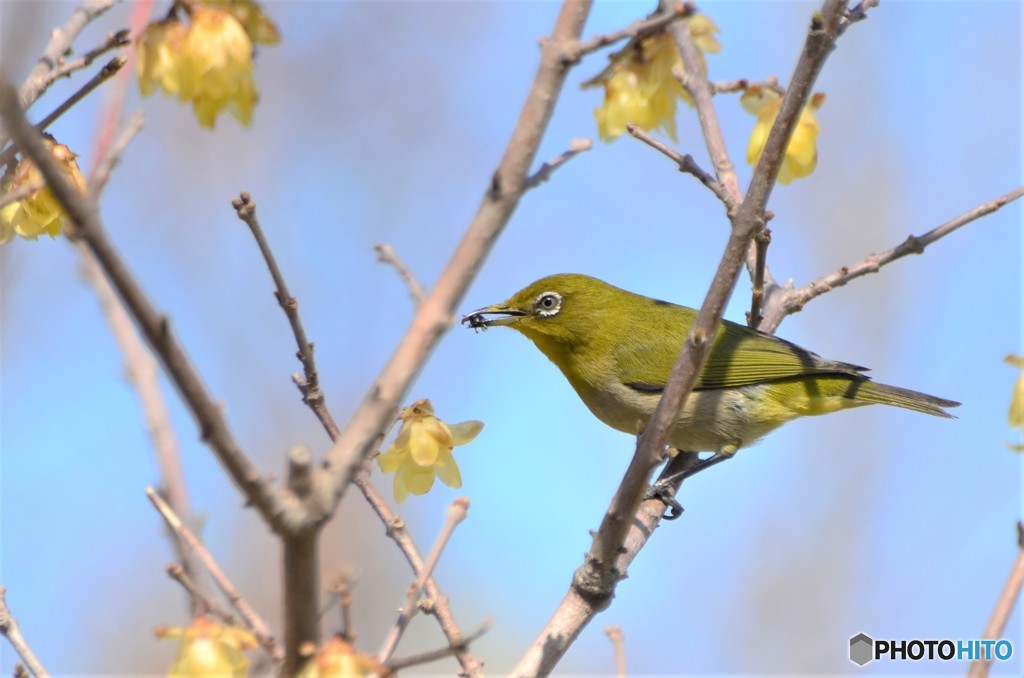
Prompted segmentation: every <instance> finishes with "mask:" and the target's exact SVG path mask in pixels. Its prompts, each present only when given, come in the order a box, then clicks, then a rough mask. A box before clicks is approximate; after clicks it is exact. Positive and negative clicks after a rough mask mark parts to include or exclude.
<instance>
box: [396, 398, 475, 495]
mask: <svg viewBox="0 0 1024 678" xmlns="http://www.w3.org/2000/svg"><path fill="white" fill-rule="evenodd" d="M399 417H400V418H401V420H402V428H401V429H399V431H398V437H397V438H395V442H394V443H393V444H392V445H391V447H390V448H388V450H387V451H386V452H384V453H383V454H381V455H380V456H379V457H377V463H378V464H379V465H380V468H381V470H382V471H384V472H385V473H394V474H395V480H394V489H395V500H396V501H398V502H399V503H401V502H403V501H405V498H406V497H407V496H408V495H409V493H410V492H411V493H412V494H426V493H427V492H428V491H429V490H430V488H431V487H433V486H434V478H440V479H441V482H443V483H444V484H445V485H447V486H449V487H461V486H462V475H461V474H460V473H459V467H458V466H457V465H456V463H455V458H454V457H453V456H452V449H453V448H454V447H455V446H457V445H465V444H466V443H468V442H470V441H471V440H473V438H475V437H476V436H477V434H478V433H480V430H481V429H482V428H483V427H484V425H483V422H479V421H464V422H461V423H459V424H451V425H449V424H446V423H444V422H443V421H441V420H440V419H438V418H437V417H436V416H435V415H434V407H433V405H431V404H430V401H429V400H427V399H425V398H424V399H422V400H417V401H416V402H415V403H413V404H412V405H411V406H409V407H407V408H405V409H404V410H402V412H401V413H400V414H399Z"/></svg>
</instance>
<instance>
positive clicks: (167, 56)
mask: <svg viewBox="0 0 1024 678" xmlns="http://www.w3.org/2000/svg"><path fill="white" fill-rule="evenodd" d="M187 34H188V30H187V29H186V28H185V25H184V24H182V23H181V22H180V21H178V20H177V19H175V18H170V19H166V20H164V21H157V22H155V23H151V24H150V25H148V26H146V29H145V30H144V31H142V34H141V35H140V36H139V37H138V39H137V40H136V48H137V50H138V55H137V61H136V62H135V73H136V75H137V76H138V78H139V90H141V92H142V96H144V97H148V96H149V95H151V94H152V93H153V92H155V91H156V90H157V88H158V87H159V88H160V89H163V91H164V93H166V94H173V95H178V96H179V97H181V96H182V92H181V79H182V68H183V64H184V61H185V59H184V57H183V54H184V52H183V50H184V43H185V37H186V35H187Z"/></svg>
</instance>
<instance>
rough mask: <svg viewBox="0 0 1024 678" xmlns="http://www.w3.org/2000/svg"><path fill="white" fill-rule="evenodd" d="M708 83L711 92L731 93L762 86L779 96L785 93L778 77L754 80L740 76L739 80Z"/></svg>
mask: <svg viewBox="0 0 1024 678" xmlns="http://www.w3.org/2000/svg"><path fill="white" fill-rule="evenodd" d="M710 84H711V93H712V94H733V93H735V92H742V91H744V90H746V89H747V88H748V87H763V88H764V89H770V90H772V91H773V92H775V93H776V94H778V95H779V96H782V95H783V94H785V93H786V90H785V89H783V88H782V87H781V86H780V85H779V79H778V78H775V77H769V78H765V79H764V80H755V81H751V80H747V79H745V78H741V79H739V80H726V81H717V82H712V83H710Z"/></svg>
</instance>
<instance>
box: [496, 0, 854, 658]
mask: <svg viewBox="0 0 1024 678" xmlns="http://www.w3.org/2000/svg"><path fill="white" fill-rule="evenodd" d="M844 9H845V6H844V4H843V2H842V0H826V1H825V4H824V6H823V7H822V9H821V11H820V13H818V14H815V16H814V19H813V20H812V22H811V28H810V31H809V32H808V36H807V40H806V43H805V46H804V49H803V51H802V53H801V56H800V59H799V61H798V63H797V66H796V69H795V72H794V74H793V78H792V83H793V84H792V86H791V88H790V91H789V94H788V95H787V96H786V98H785V100H784V103H783V105H782V108H781V110H780V112H779V116H778V118H777V119H776V122H775V125H774V126H773V128H772V131H771V133H770V134H769V138H768V143H767V144H766V149H765V152H764V154H763V155H762V157H761V160H760V162H759V163H758V166H757V168H756V169H755V170H754V178H753V181H752V182H751V185H750V188H749V189H748V191H747V194H746V196H745V197H744V199H743V201H742V203H740V204H739V205H738V207H737V209H736V210H735V212H733V213H731V214H730V221H731V222H732V229H731V232H730V234H729V240H728V243H727V244H726V247H725V252H724V253H723V255H722V259H721V261H720V262H719V265H718V269H717V270H716V272H715V276H714V279H713V280H712V282H711V286H710V288H709V290H708V293H707V296H706V297H705V299H704V303H703V305H702V306H701V309H700V311H699V313H698V314H697V318H696V320H695V321H694V324H693V327H692V328H691V330H690V332H689V334H688V335H687V338H686V342H685V344H684V346H683V349H682V352H681V353H680V356H679V358H678V360H677V361H676V363H675V366H674V367H673V368H672V374H671V376H670V377H669V380H668V383H667V384H666V385H665V390H664V392H663V394H662V397H661V400H660V401H659V403H658V406H657V408H656V409H655V411H654V414H653V415H652V416H651V419H650V420H649V421H648V422H647V425H646V427H645V428H644V431H643V433H642V434H641V435H640V438H639V441H638V442H637V446H636V453H635V454H634V456H633V460H632V461H631V462H630V465H629V467H628V468H627V470H626V474H625V476H624V477H623V480H622V484H621V485H620V486H619V489H618V491H617V492H616V493H615V496H614V498H613V499H612V502H611V505H610V506H609V508H608V510H607V512H606V513H605V516H604V519H603V520H602V521H601V526H600V528H599V529H598V531H597V533H596V534H595V535H594V541H593V544H592V546H591V549H590V551H589V552H588V553H587V555H586V556H585V558H584V563H583V565H581V566H580V568H579V569H578V570H577V571H576V574H575V576H574V577H573V582H572V585H571V587H570V590H569V592H568V594H567V595H566V597H565V598H564V599H563V601H562V603H561V604H560V605H559V607H558V608H557V609H556V610H555V613H554V615H553V616H552V618H551V619H550V620H549V621H548V623H547V625H546V626H545V628H544V629H543V630H542V631H541V633H540V635H539V636H538V637H537V639H535V640H534V642H533V644H532V645H531V647H530V648H529V649H528V650H527V652H526V654H524V655H523V657H522V658H521V659H520V661H519V663H518V664H517V666H516V668H515V669H514V673H515V674H516V675H537V674H546V673H549V672H550V671H551V670H552V668H553V667H554V666H555V664H557V662H558V661H559V660H560V659H561V657H562V655H563V654H564V652H565V649H566V648H568V646H569V644H571V642H572V641H573V640H574V639H575V638H576V636H577V635H578V634H579V632H580V631H581V630H582V629H583V627H584V626H585V625H586V624H587V623H588V622H589V621H590V619H592V618H593V617H594V615H596V614H597V613H598V612H600V611H601V610H603V609H604V608H605V607H607V606H608V605H609V604H610V602H611V598H612V595H613V593H614V590H615V587H616V585H617V583H618V582H619V581H620V580H621V579H622V578H623V577H624V576H625V569H624V567H625V564H628V562H629V561H631V559H632V557H634V556H635V551H634V552H631V551H630V546H628V545H627V539H628V537H629V535H630V533H631V531H632V530H633V529H634V525H635V520H634V517H635V516H636V514H637V511H638V510H640V508H641V500H642V497H643V493H644V491H645V490H646V488H647V483H648V480H649V478H650V476H651V473H652V471H653V470H654V468H655V467H656V466H657V464H658V463H659V462H660V460H661V459H662V458H663V451H662V450H663V446H664V443H665V440H666V439H667V437H668V434H669V432H670V431H671V429H672V427H673V425H674V422H675V420H676V417H677V413H678V412H679V411H680V410H681V409H682V407H683V405H685V402H686V397H687V396H688V395H689V393H690V391H691V390H692V389H693V386H694V384H695V383H696V380H697V377H698V375H699V374H700V372H701V369H702V368H703V365H704V360H705V359H706V356H707V352H708V349H709V346H710V340H711V338H712V337H714V336H715V332H716V331H717V329H718V326H719V324H720V323H721V319H722V313H723V312H724V310H725V305H726V303H727V302H728V300H729V297H730V296H731V294H732V290H733V288H734V287H735V285H736V281H737V279H738V277H739V273H740V270H741V269H742V267H743V261H744V258H745V256H746V253H747V252H748V251H749V249H750V246H751V239H752V238H753V237H754V235H755V234H756V233H757V232H758V231H760V230H761V229H762V228H763V227H764V220H763V215H764V213H765V205H766V203H767V201H768V197H769V195H770V194H771V186H772V184H773V182H774V179H775V176H776V175H777V173H778V169H779V166H780V165H781V162H782V157H783V152H784V150H785V146H786V142H787V141H788V139H789V135H790V134H791V132H792V130H793V128H794V127H795V125H796V121H797V116H798V115H799V113H800V111H801V110H802V108H803V105H804V102H805V101H806V100H807V98H808V97H809V96H810V92H811V86H812V85H813V83H814V80H815V78H816V76H817V74H818V73H819V72H820V70H821V67H822V65H823V64H824V61H825V59H826V58H827V56H828V54H829V53H830V52H831V49H832V47H833V45H834V42H835V39H836V34H837V33H836V31H837V25H838V22H839V17H840V16H842V13H843V11H844ZM669 30H670V31H671V32H672V34H673V37H674V38H675V40H676V43H677V46H678V47H679V51H680V53H681V55H682V58H683V62H684V64H685V65H686V67H687V68H686V70H687V71H688V72H690V73H699V72H700V71H699V70H698V69H697V51H696V46H695V45H694V44H693V39H692V36H691V35H690V33H689V30H688V29H687V27H686V26H685V25H684V24H680V23H675V24H672V26H671V27H670V28H669ZM687 80H688V82H689V83H690V84H689V86H688V89H690V92H691V95H692V96H693V98H694V101H695V102H697V107H698V115H701V109H702V107H703V108H706V109H707V110H708V111H711V116H710V117H709V116H707V115H704V116H703V117H702V118H701V124H702V126H705V125H710V127H711V128H712V131H711V132H710V133H709V131H708V127H705V134H706V135H707V137H708V138H707V141H708V148H709V151H711V153H712V157H713V158H715V171H716V174H717V175H718V180H719V182H720V183H722V184H723V185H725V186H726V187H727V189H729V186H730V182H731V183H733V184H734V183H735V177H734V175H733V177H732V179H729V178H728V175H729V174H730V173H731V172H732V167H731V164H727V163H728V156H727V155H725V154H724V153H725V148H724V145H721V146H720V147H718V144H717V142H715V141H713V140H712V138H711V137H713V136H715V134H718V135H719V136H720V130H718V127H717V118H715V117H714V115H713V112H714V109H713V105H712V104H711V88H710V86H709V85H708V83H707V81H706V80H705V79H703V78H692V77H690V78H687ZM719 153H721V154H722V155H721V157H717V156H718V155H719ZM723 160H724V162H723ZM723 176H725V177H726V178H725V179H723ZM659 518H660V514H659ZM643 541H646V539H644V540H643ZM639 545H642V542H641V543H640V544H638V545H637V546H639ZM627 556H628V558H627Z"/></svg>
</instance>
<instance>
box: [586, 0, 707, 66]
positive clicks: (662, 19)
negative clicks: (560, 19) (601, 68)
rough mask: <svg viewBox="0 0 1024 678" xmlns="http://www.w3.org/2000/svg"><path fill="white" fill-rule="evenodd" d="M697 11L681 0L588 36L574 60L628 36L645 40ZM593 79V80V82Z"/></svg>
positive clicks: (631, 38)
mask: <svg viewBox="0 0 1024 678" xmlns="http://www.w3.org/2000/svg"><path fill="white" fill-rule="evenodd" d="M695 11H696V9H695V8H694V6H693V4H692V3H688V2H685V3H684V2H680V3H677V4H675V5H673V6H670V7H666V8H664V9H662V10H661V11H658V12H656V13H655V14H654V16H652V17H650V18H647V19H644V20H643V21H634V22H633V23H632V24H630V25H629V26H627V27H626V28H623V29H620V30H618V31H613V32H611V33H604V34H602V35H595V36H594V37H592V38H588V39H587V40H584V41H583V42H580V43H578V45H577V46H576V49H575V50H574V57H573V59H574V61H578V60H579V59H581V58H582V57H584V56H586V55H587V54H590V53H591V52H596V51H597V50H599V49H601V48H603V47H607V46H608V45H614V44H615V43H617V42H619V41H620V40H626V39H627V38H629V39H630V40H631V41H636V40H643V39H644V38H646V37H647V36H649V35H654V34H655V33H659V32H661V31H663V30H665V28H666V27H667V26H668V25H669V24H671V23H672V22H673V21H676V20H678V19H682V18H683V17H686V16H689V15H690V14H693V13H694V12H695ZM627 49H628V47H627ZM593 80H597V78H594V79H593ZM593 80H592V81H591V82H593Z"/></svg>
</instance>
